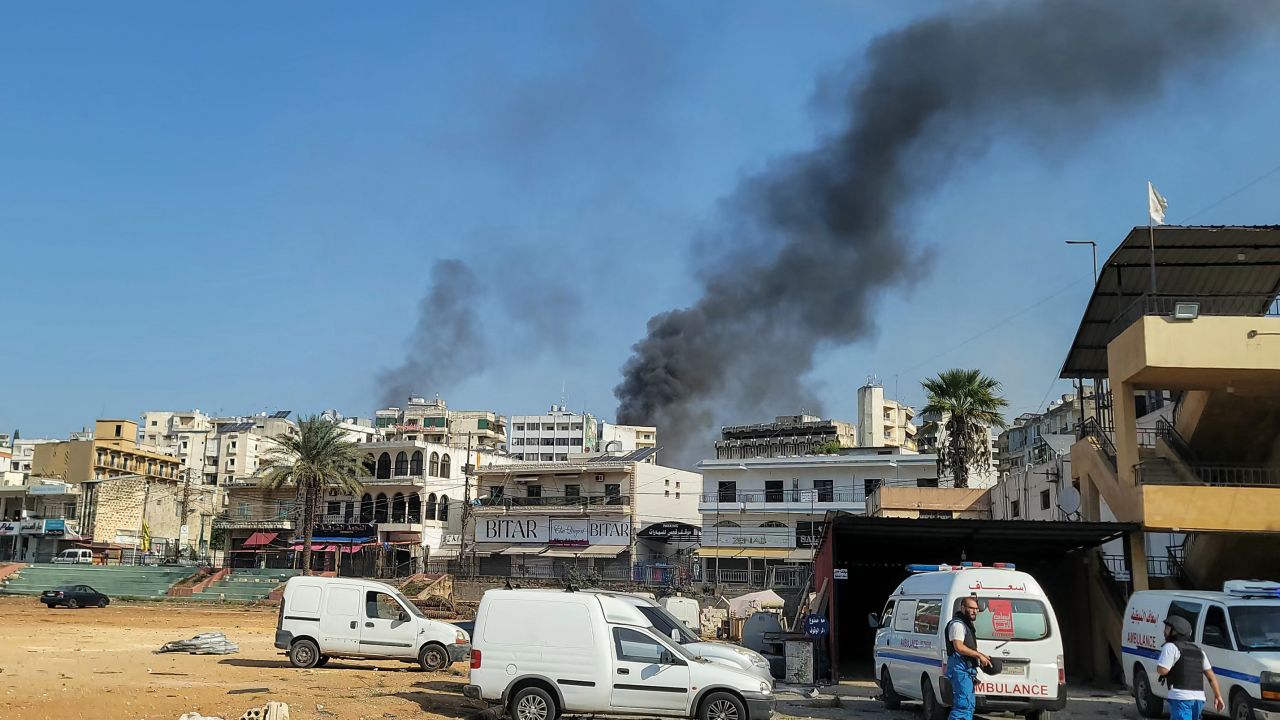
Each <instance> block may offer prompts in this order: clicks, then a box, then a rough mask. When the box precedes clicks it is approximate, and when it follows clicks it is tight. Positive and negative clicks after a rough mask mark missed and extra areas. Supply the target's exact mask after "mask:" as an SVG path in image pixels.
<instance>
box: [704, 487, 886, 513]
mask: <svg viewBox="0 0 1280 720" xmlns="http://www.w3.org/2000/svg"><path fill="white" fill-rule="evenodd" d="M865 501H866V498H865V496H864V495H863V494H862V493H860V492H853V491H848V490H844V491H830V492H829V491H825V490H744V491H737V492H728V491H726V492H711V493H703V494H702V496H701V497H699V498H698V511H699V512H716V511H724V510H776V511H778V512H812V511H819V510H821V511H826V510H851V511H854V512H862V510H863V508H864V507H865Z"/></svg>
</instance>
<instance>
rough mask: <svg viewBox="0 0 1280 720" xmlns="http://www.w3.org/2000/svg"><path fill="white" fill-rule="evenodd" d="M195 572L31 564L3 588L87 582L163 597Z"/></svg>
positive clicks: (126, 594) (121, 594)
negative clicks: (176, 584)
mask: <svg viewBox="0 0 1280 720" xmlns="http://www.w3.org/2000/svg"><path fill="white" fill-rule="evenodd" d="M195 572H196V569H195V568H189V567H119V566H107V567H103V566H100V565H28V566H27V567H25V568H23V569H22V570H20V571H19V572H18V573H16V574H15V575H12V576H10V577H9V579H8V580H6V581H5V582H4V586H3V587H2V588H0V593H3V594H6V595H39V594H40V593H42V592H44V591H45V590H48V589H50V588H55V587H59V586H61V585H88V586H90V587H92V588H93V589H95V590H97V591H98V592H100V593H105V594H106V595H107V596H109V597H112V598H130V597H132V598H161V597H164V596H165V594H166V593H167V592H168V590H169V588H170V586H172V585H173V584H174V583H176V582H178V581H180V580H183V579H185V578H187V577H190V576H191V575H193V574H194V573H195Z"/></svg>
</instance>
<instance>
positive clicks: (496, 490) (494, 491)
mask: <svg viewBox="0 0 1280 720" xmlns="http://www.w3.org/2000/svg"><path fill="white" fill-rule="evenodd" d="M489 497H491V498H494V499H497V498H500V497H502V486H501V485H490V486H489Z"/></svg>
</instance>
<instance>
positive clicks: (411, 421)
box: [404, 418, 418, 427]
mask: <svg viewBox="0 0 1280 720" xmlns="http://www.w3.org/2000/svg"><path fill="white" fill-rule="evenodd" d="M404 424H405V425H408V426H409V427H418V418H409V419H408V420H406V421H405V423H404Z"/></svg>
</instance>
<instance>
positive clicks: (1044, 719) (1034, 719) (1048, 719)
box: [1023, 710, 1053, 720]
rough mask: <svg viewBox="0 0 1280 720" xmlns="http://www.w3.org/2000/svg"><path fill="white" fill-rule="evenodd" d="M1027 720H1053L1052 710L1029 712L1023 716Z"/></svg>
mask: <svg viewBox="0 0 1280 720" xmlns="http://www.w3.org/2000/svg"><path fill="white" fill-rule="evenodd" d="M1023 717H1025V718H1026V719H1027V720H1053V711H1052V710H1029V711H1027V713H1026V714H1024V715H1023Z"/></svg>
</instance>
